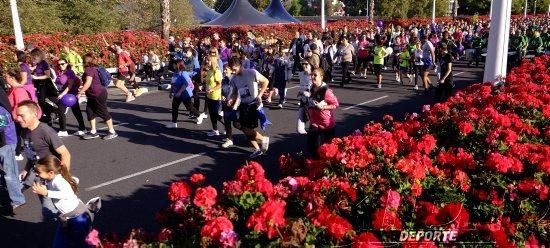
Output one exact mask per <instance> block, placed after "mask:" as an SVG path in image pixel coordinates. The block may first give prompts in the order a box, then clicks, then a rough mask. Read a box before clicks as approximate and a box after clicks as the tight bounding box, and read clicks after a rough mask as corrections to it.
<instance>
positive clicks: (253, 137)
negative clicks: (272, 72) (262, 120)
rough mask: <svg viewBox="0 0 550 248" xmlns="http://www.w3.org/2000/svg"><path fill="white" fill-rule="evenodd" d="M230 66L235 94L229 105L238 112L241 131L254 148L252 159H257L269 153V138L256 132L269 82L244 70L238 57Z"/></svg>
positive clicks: (231, 82)
mask: <svg viewBox="0 0 550 248" xmlns="http://www.w3.org/2000/svg"><path fill="white" fill-rule="evenodd" d="M228 65H229V68H231V70H233V73H234V74H233V78H231V81H230V85H231V86H232V88H233V89H234V92H233V93H232V94H231V99H229V101H228V105H230V106H233V108H234V109H235V108H236V109H237V110H238V112H239V120H238V122H239V124H240V126H241V130H242V131H243V133H244V134H245V135H246V137H247V138H248V140H249V141H250V144H252V146H253V147H254V152H253V153H252V154H251V155H250V158H251V159H252V158H256V157H258V156H260V155H263V154H264V153H265V152H267V149H268V148H269V137H267V136H263V135H262V134H260V133H259V132H257V131H256V130H255V129H256V128H257V127H258V120H259V115H258V109H259V108H260V107H261V104H262V95H263V94H264V92H265V91H266V89H267V86H268V84H269V80H268V79H267V78H266V77H264V76H263V75H262V74H260V73H259V72H258V71H256V70H254V69H244V68H243V67H242V64H241V60H240V59H238V58H236V57H232V58H231V59H230V60H229V63H228ZM258 143H260V144H261V146H260V145H258Z"/></svg>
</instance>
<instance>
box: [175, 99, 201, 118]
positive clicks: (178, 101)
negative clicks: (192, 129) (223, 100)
mask: <svg viewBox="0 0 550 248" xmlns="http://www.w3.org/2000/svg"><path fill="white" fill-rule="evenodd" d="M181 103H183V105H184V106H185V108H186V109H187V110H189V111H191V113H192V114H194V115H195V116H197V117H198V116H199V115H200V113H199V111H198V110H197V109H196V108H195V107H194V106H193V105H192V104H191V98H187V99H181V98H177V97H174V98H172V122H174V123H176V122H177V121H178V109H179V107H180V104H181Z"/></svg>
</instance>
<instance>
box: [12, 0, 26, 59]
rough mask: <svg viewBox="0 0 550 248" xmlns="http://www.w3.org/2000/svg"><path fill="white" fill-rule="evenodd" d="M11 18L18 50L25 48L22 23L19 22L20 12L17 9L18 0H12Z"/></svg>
mask: <svg viewBox="0 0 550 248" xmlns="http://www.w3.org/2000/svg"><path fill="white" fill-rule="evenodd" d="M10 7H11V19H12V22H13V34H14V35H15V47H16V48H17V50H23V49H24V48H25V43H24V42H23V32H22V31H21V23H20V22H19V12H18V11H17V1H16V0H10Z"/></svg>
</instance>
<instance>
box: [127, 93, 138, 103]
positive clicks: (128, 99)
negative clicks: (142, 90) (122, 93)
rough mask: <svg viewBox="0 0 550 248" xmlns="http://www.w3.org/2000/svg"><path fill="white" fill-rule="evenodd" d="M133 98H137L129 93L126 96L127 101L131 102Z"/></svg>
mask: <svg viewBox="0 0 550 248" xmlns="http://www.w3.org/2000/svg"><path fill="white" fill-rule="evenodd" d="M133 100H136V98H135V97H134V96H132V94H129V95H128V96H126V102H131V101H133Z"/></svg>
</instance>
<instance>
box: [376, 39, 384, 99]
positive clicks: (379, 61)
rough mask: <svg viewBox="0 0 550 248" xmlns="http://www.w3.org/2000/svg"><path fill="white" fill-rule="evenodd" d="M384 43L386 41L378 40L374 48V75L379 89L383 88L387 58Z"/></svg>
mask: <svg viewBox="0 0 550 248" xmlns="http://www.w3.org/2000/svg"><path fill="white" fill-rule="evenodd" d="M384 42H385V41H384V40H382V39H378V40H377V41H376V47H375V48H374V74H375V75H376V83H377V84H378V88H379V89H380V88H382V66H383V65H384V58H385V57H386V56H387V54H386V48H385V47H384Z"/></svg>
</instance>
